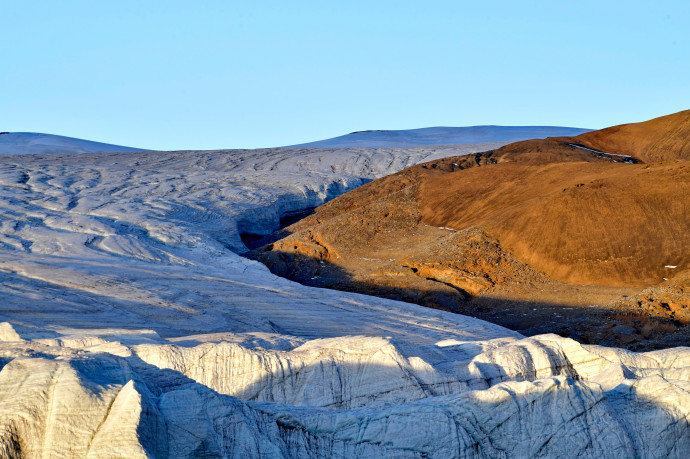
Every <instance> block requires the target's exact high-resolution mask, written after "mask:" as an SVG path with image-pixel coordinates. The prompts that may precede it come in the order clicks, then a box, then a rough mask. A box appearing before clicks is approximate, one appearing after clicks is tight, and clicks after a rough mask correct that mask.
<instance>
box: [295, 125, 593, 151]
mask: <svg viewBox="0 0 690 459" xmlns="http://www.w3.org/2000/svg"><path fill="white" fill-rule="evenodd" d="M590 131H591V129H582V128H574V127H560V126H467V127H442V126H439V127H428V128H421V129H406V130H366V131H355V132H351V133H349V134H346V135H342V136H339V137H333V138H332V139H325V140H317V141H315V142H308V143H302V144H298V145H290V146H287V147H283V148H295V147H299V148H357V147H362V148H377V147H415V146H422V145H456V144H467V143H486V142H517V141H520V140H530V139H543V138H546V137H564V136H575V135H579V134H584V133H586V132H590Z"/></svg>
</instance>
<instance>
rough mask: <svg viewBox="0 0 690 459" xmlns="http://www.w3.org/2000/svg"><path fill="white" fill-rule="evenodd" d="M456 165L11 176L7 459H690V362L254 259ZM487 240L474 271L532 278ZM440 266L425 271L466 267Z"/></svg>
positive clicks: (5, 303) (324, 160) (678, 353)
mask: <svg viewBox="0 0 690 459" xmlns="http://www.w3.org/2000/svg"><path fill="white" fill-rule="evenodd" d="M470 151H471V150H470ZM457 152H458V150H457V149H448V150H443V149H440V150H439V149H437V150H433V151H432V150H423V149H422V150H413V151H408V152H401V151H397V152H396V151H392V150H391V151H388V152H386V151H353V152H342V151H335V152H334V151H319V150H317V151H307V150H304V151H299V152H295V151H293V152H290V151H287V150H280V151H258V152H257V151H249V152H194V153H192V152H177V153H160V152H157V153H153V152H151V153H143V154H107V155H88V154H87V155H84V154H82V155H65V156H59V155H58V156H52V157H50V158H47V157H29V156H17V157H11V158H10V157H4V158H3V161H4V163H3V164H4V165H3V166H2V168H0V188H1V190H2V193H0V212H1V215H2V220H1V225H2V232H1V236H2V239H1V240H0V242H1V245H0V279H1V280H2V282H1V283H0V456H1V457H28V458H38V457H93V458H107V457H128V458H136V457H174V458H185V457H189V458H197V457H237V458H240V457H242V458H245V457H439V458H440V457H443V458H445V457H475V458H476V457H487V458H488V457H501V456H504V457H531V456H533V457H540V456H542V457H559V456H560V457H572V456H573V455H574V456H577V455H579V456H582V457H621V456H646V457H679V456H682V453H683V452H684V451H686V450H687V449H688V448H689V447H690V445H688V441H689V440H688V439H690V430H689V427H688V421H687V419H688V415H689V414H690V413H689V411H690V405H689V402H688V400H690V399H689V398H688V396H687V394H688V390H689V389H690V387H688V385H689V383H688V381H690V378H689V376H690V352H689V351H688V349H686V348H676V349H668V350H664V351H656V352H649V353H632V352H627V351H622V350H617V349H608V348H602V347H597V346H587V345H581V344H579V343H577V342H576V341H573V340H570V339H566V338H561V337H559V336H556V335H542V336H536V337H531V338H525V337H524V336H522V335H520V334H519V333H516V332H514V331H511V330H508V329H505V328H502V327H500V326H497V325H494V324H491V323H488V322H484V321H482V320H478V319H473V318H470V317H466V316H461V315H458V314H452V313H448V312H444V311H438V310H433V309H429V308H424V307H421V306H416V305H413V304H408V303H401V302H397V301H391V300H386V299H381V298H374V297H368V296H363V295H359V294H355V293H346V292H339V291H334V290H325V289H315V288H310V287H305V286H302V285H299V284H296V283H293V282H290V281H288V280H285V279H281V278H278V277H276V276H274V275H272V274H271V273H270V272H268V270H267V269H266V268H265V267H264V266H263V265H260V264H259V263H256V262H254V261H250V260H247V259H245V258H242V257H240V256H238V255H237V254H236V253H235V252H242V251H244V250H245V248H244V246H243V244H242V240H241V239H240V234H239V233H240V232H241V231H248V232H253V233H255V234H266V233H268V232H270V231H272V230H273V229H275V228H276V227H277V226H278V221H279V218H280V216H281V215H284V214H285V213H286V212H289V211H295V210H299V209H303V208H306V207H310V206H314V205H318V204H320V203H322V202H323V201H325V200H327V199H329V198H331V197H333V196H335V195H337V194H338V193H342V192H344V191H345V190H347V189H349V188H352V187H355V186H359V185H361V184H362V183H363V182H365V181H366V180H368V179H371V178H375V177H376V176H378V175H383V174H385V173H387V172H393V171H395V170H397V169H398V168H402V167H405V166H407V165H410V164H413V163H414V162H417V161H421V160H423V159H425V158H429V157H430V155H443V154H444V153H447V154H457ZM466 160H467V161H475V158H474V157H472V158H467V159H466ZM449 167H450V166H449ZM323 168H325V170H324V169H323ZM333 170H336V172H338V173H334V172H333ZM434 173H435V172H434ZM267 184H268V185H267ZM417 215H419V214H414V213H413V214H411V217H410V218H417V217H416V216H417ZM405 218H407V217H405ZM400 221H401V222H402V221H404V219H402V220H400ZM437 230H438V229H437ZM372 231H373V230H372ZM439 231H441V230H439ZM444 231H446V230H444ZM314 236H315V237H314V238H313V240H312V241H311V242H310V243H311V244H313V245H314V248H313V250H314V251H316V252H318V253H321V254H322V257H323V259H324V260H330V259H331V258H332V257H334V256H339V254H338V252H337V250H335V251H334V250H332V249H330V248H328V247H326V248H328V251H325V249H323V248H322V249H318V247H319V244H321V239H319V237H318V234H316V233H314ZM475 236H476V239H472V238H471V237H468V238H467V241H469V242H467V243H466V247H465V248H464V249H462V250H465V252H462V253H467V254H468V256H467V257H466V259H465V261H464V262H463V263H462V264H461V267H462V269H463V270H465V271H467V272H468V273H471V272H474V271H473V270H475V269H478V267H479V265H476V263H475V262H473V261H472V259H473V257H472V256H471V254H472V250H478V249H481V248H490V247H493V252H492V253H493V254H494V256H495V259H492V261H491V263H492V264H493V265H495V266H496V267H497V268H496V272H495V274H494V277H491V281H492V282H497V281H499V280H500V279H503V278H504V277H505V278H511V279H513V278H512V277H510V276H512V275H513V274H511V273H513V272H514V271H515V270H516V269H518V268H519V267H520V266H521V265H520V262H519V261H516V260H514V259H512V258H510V257H509V255H508V254H506V253H505V252H503V251H502V250H500V249H499V248H497V247H496V246H495V245H492V244H494V242H492V241H493V240H491V239H488V238H485V237H484V236H482V233H480V232H477V233H476V234H475ZM439 247H440V249H439V250H441V249H442V248H443V247H444V246H443V245H439ZM233 250H234V251H235V252H233ZM310 250H311V249H310ZM458 250H459V252H458V255H460V253H461V251H460V249H458ZM422 255H423V254H419V257H417V258H415V257H410V259H409V260H408V263H409V264H410V266H411V268H407V269H408V270H410V271H411V269H412V268H414V267H416V269H418V271H423V270H424V269H427V268H428V269H431V270H433V269H435V271H433V272H434V273H435V274H434V275H436V276H437V277H439V278H441V277H442V276H444V275H446V274H444V273H445V270H447V269H450V268H448V267H445V266H435V265H434V266H430V267H427V264H429V260H427V259H425V258H423V256H422ZM432 268H433V269H432ZM453 269H455V268H453ZM465 271H463V272H465ZM430 273H431V271H430ZM523 274H524V273H523ZM523 274H521V275H520V276H523ZM524 275H526V274H524ZM530 275H533V276H534V282H541V281H540V279H541V278H540V277H539V274H538V273H532V274H530ZM501 276H504V277H501ZM519 278H520V279H523V277H519ZM419 279H422V278H421V277H419ZM515 279H517V278H515ZM476 282H480V280H476Z"/></svg>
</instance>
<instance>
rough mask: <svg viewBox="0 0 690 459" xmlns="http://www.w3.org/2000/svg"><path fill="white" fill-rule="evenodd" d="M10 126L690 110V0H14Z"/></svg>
mask: <svg viewBox="0 0 690 459" xmlns="http://www.w3.org/2000/svg"><path fill="white" fill-rule="evenodd" d="M0 50H1V53H0V131H30V132H47V133H53V134H61V135H68V136H73V137H80V138H86V139H89V140H98V141H103V142H110V143H117V144H122V145H130V146H136V147H142V148H151V149H188V148H194V149H211V148H255V147H266V146H280V145H289V144H294V143H300V142H307V141H312V140H319V139H323V138H328V137H334V136H337V135H341V134H345V133H347V132H350V131H355V130H363V129H408V128H419V127H428V126H468V125H478V124H501V125H561V126H577V127H591V128H600V127H605V126H609V125H613V124H620V123H625V122H631V121H642V120H645V119H649V118H654V117H656V116H660V115H664V114H669V113H673V112H677V111H680V110H684V109H688V108H690V2H688V1H686V0H678V1H664V0H657V1H634V0H626V1H606V0H599V1H578V2H565V1H538V2H535V1H515V0H510V1H473V2H464V1H425V2H422V1H361V2H357V1H344V0H340V1H312V2H305V1H275V2H270V1H260V0H257V1H249V0H247V1H210V0H206V1H199V2H192V1H162V0H161V1H157V2H154V1H123V0H118V1H100V0H99V1H96V0H91V1H69V0H62V1H31V0H26V1H19V0H0Z"/></svg>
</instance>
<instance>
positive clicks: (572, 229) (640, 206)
mask: <svg viewBox="0 0 690 459" xmlns="http://www.w3.org/2000/svg"><path fill="white" fill-rule="evenodd" d="M689 120H690V111H687V112H680V113H677V114H674V115H670V116H667V117H663V118H659V119H655V120H651V121H648V122H645V123H638V124H633V125H625V126H618V127H614V128H609V129H604V130H601V131H594V132H589V133H586V134H582V135H580V136H577V137H568V138H565V137H564V138H549V139H545V140H530V141H525V142H517V143H514V144H511V145H508V146H505V147H502V148H500V149H497V150H494V151H489V152H484V153H477V154H474V155H469V156H462V157H455V158H444V159H439V160H436V161H432V162H429V163H426V164H422V165H417V166H414V167H411V168H409V169H406V170H403V171H401V172H399V173H397V174H393V175H390V176H387V177H384V178H382V179H379V180H376V181H374V182H371V183H368V184H366V185H364V186H362V187H359V188H358V189H356V190H353V191H351V192H349V193H347V194H345V195H343V196H340V197H339V198H337V199H334V200H333V201H330V202H329V203H327V204H325V205H324V206H322V207H319V208H318V209H316V211H315V213H314V214H313V215H311V216H309V217H307V218H305V219H303V220H301V221H299V222H297V223H295V224H293V225H291V226H289V227H287V228H285V229H284V230H283V235H284V236H285V237H283V238H282V239H280V240H277V241H275V242H273V243H272V244H270V245H266V246H264V247H262V248H259V249H258V250H257V251H256V252H255V253H254V255H253V256H254V257H255V258H256V259H258V260H261V261H262V262H264V263H265V264H266V265H267V266H268V267H269V268H270V269H271V270H272V271H273V272H275V273H278V274H280V275H283V276H286V277H288V278H291V279H295V280H297V281H299V282H302V283H305V284H307V285H314V286H319V287H330V288H337V289H344V290H350V291H356V292H360V293H367V294H373V295H378V296H383V297H387V298H393V299H399V300H404V301H411V302H415V303H417V304H423V305H426V306H431V307H435V308H439V309H445V310H450V311H454V312H462V313H465V314H470V315H474V316H477V317H481V318H484V319H487V320H490V321H496V322H498V323H500V324H502V325H505V326H509V327H510V328H513V329H516V330H519V331H521V332H523V333H526V334H534V333H543V332H558V333H566V334H568V335H569V336H572V337H576V338H578V339H585V340H588V341H589V342H595V343H608V344H617V345H624V346H629V347H631V348H639V347H642V346H649V347H648V348H655V347H659V346H668V345H669V344H671V343H679V342H684V341H683V340H684V339H687V338H688V336H690V334H689V332H688V330H687V329H686V327H685V325H686V324H687V322H688V320H687V318H686V315H687V314H686V313H685V307H684V305H685V303H686V302H687V301H688V300H690V297H688V293H687V292H690V290H688V289H690V283H688V282H687V279H688V277H687V273H688V272H690V252H689V248H690V218H688V204H689V203H690V201H689V200H688V196H690V156H688V150H687V148H686V147H687V145H688V144H689V142H690V121H689ZM603 149H605V150H603ZM626 149H629V151H628V150H626ZM630 155H632V156H630ZM635 155H637V157H636V156H635ZM640 160H644V161H652V160H655V161H662V162H658V163H653V164H643V163H641V161H640ZM683 279H684V281H683ZM665 282H668V283H671V284H673V285H676V286H677V288H676V290H675V293H672V292H669V293H668V295H666V294H664V295H661V296H660V297H659V299H657V300H654V301H651V300H650V301H643V300H644V298H640V299H639V300H637V301H638V304H633V303H632V302H631V301H629V300H628V299H630V298H632V297H637V296H640V295H643V293H642V291H643V290H644V289H646V288H653V287H656V286H662V285H664V283H665ZM669 295H670V296H669ZM657 296H658V295H657ZM643 303H644V304H643ZM650 304H651V305H652V307H648V306H649V305H650ZM671 305H673V306H671ZM583 306H585V307H586V308H583ZM502 311H508V314H505V313H504V314H502ZM650 313H651V315H650ZM671 313H673V314H671ZM501 316H503V317H501ZM545 316H546V317H552V316H555V317H553V318H562V317H566V319H565V320H554V321H552V322H545V320H544V318H545ZM618 325H622V327H618ZM619 332H622V333H619ZM623 332H624V333H623Z"/></svg>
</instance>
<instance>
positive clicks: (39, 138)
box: [0, 132, 143, 155]
mask: <svg viewBox="0 0 690 459" xmlns="http://www.w3.org/2000/svg"><path fill="white" fill-rule="evenodd" d="M142 150H143V149H142V148H132V147H123V146H121V145H111V144H109V143H101V142H92V141H91V140H83V139H77V138H74V137H65V136H61V135H53V134H40V133H36V132H3V133H1V134H0V155H23V154H28V153H31V154H39V155H48V154H60V153H103V152H109V151H142Z"/></svg>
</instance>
